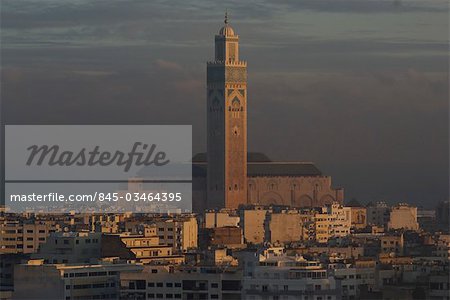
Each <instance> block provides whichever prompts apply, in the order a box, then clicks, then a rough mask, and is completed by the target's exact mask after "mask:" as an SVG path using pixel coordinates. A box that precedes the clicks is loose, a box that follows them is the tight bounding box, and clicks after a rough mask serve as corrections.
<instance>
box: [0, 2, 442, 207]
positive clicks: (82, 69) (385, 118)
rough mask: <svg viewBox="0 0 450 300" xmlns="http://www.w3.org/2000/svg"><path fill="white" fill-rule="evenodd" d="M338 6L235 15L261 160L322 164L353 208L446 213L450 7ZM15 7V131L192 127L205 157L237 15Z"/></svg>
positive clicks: (7, 105) (10, 70)
mask: <svg viewBox="0 0 450 300" xmlns="http://www.w3.org/2000/svg"><path fill="white" fill-rule="evenodd" d="M340 2H342V4H343V6H339V8H337V7H336V6H333V5H329V4H330V2H327V1H318V2H317V3H316V4H312V3H311V2H308V1H306V2H299V4H297V5H296V4H293V3H289V2H286V3H285V4H284V5H282V6H281V7H278V8H276V9H275V8H272V6H273V5H270V4H269V3H267V2H265V3H264V4H261V5H259V6H256V8H255V9H254V11H252V10H251V9H250V7H249V6H247V5H245V4H238V3H230V4H233V5H234V6H233V5H227V6H228V12H229V14H230V23H231V24H233V25H236V26H238V28H239V33H240V35H241V36H242V37H243V40H242V42H241V45H242V48H243V52H244V54H243V58H244V59H245V60H248V61H250V62H251V64H250V65H251V67H250V69H249V107H251V109H249V137H250V139H249V150H250V151H261V152H265V153H266V154H268V156H269V157H270V158H272V159H276V160H305V161H313V162H315V163H317V165H318V166H319V167H320V168H321V169H322V170H323V171H324V172H325V173H327V174H329V175H331V176H333V179H334V182H335V183H336V184H338V185H339V186H342V187H344V188H345V190H346V193H345V194H346V200H347V201H348V200H350V199H351V198H353V197H356V198H357V199H358V200H360V201H361V202H363V203H365V202H368V201H376V200H387V201H390V202H391V203H395V202H405V201H407V202H409V203H414V204H417V205H424V206H427V205H428V206H432V207H434V206H435V204H436V203H437V202H439V201H443V200H447V199H448V126H447V125H448V115H447V112H448V102H447V99H448V80H446V79H448V78H447V76H448V70H447V68H446V66H447V65H448V64H447V62H448V58H447V54H446V47H447V46H446V40H445V39H446V37H445V36H444V34H445V30H443V29H442V28H443V27H444V26H442V24H443V23H442V22H448V20H447V18H446V17H445V18H444V16H443V15H445V9H447V7H446V6H445V5H444V4H445V3H444V2H441V1H430V2H431V3H428V4H420V3H419V2H417V1H381V2H379V3H375V2H374V1H366V2H364V4H356V2H355V1H340ZM14 3H15V4H13V3H12V2H5V3H4V4H3V9H2V20H3V22H2V27H3V30H2V39H3V46H2V52H3V54H2V56H3V67H2V73H3V74H2V77H3V80H4V87H5V88H4V91H3V97H2V98H3V108H4V109H5V115H6V120H5V121H6V123H28V124H30V123H53V124H58V123H110V124H115V123H152V124H155V123H167V124H172V123H175V124H176V123H188V124H193V125H194V153H195V152H203V151H204V149H205V146H206V140H205V139H204V136H205V128H206V120H205V118H204V115H205V108H204V106H205V105H204V104H205V96H204V95H205V93H204V90H205V88H206V86H205V83H204V78H205V77H206V72H205V68H204V65H203V62H204V60H205V59H210V58H212V56H213V55H212V51H211V47H210V45H211V43H212V39H211V35H212V34H213V33H215V31H216V29H217V28H218V26H220V24H221V19H222V14H223V11H224V10H225V9H220V8H217V9H214V13H213V14H211V11H210V10H209V9H210V7H209V5H208V4H206V3H203V2H194V3H195V4H197V5H194V6H193V8H192V9H190V10H188V8H187V7H186V6H183V5H181V4H180V6H179V9H178V10H169V8H168V7H165V6H164V5H163V4H148V3H147V4H143V3H139V2H133V1H131V2H129V3H131V4H133V5H130V6H129V7H126V6H125V5H124V3H123V2H120V1H117V2H114V3H113V5H110V4H108V5H106V6H105V5H104V4H102V2H98V3H96V4H90V5H88V4H87V3H86V2H84V1H76V2H74V4H73V5H72V6H64V5H63V4H58V3H56V2H53V1H47V2H39V4H36V3H35V4H36V5H37V6H35V8H36V9H35V10H24V6H21V5H23V4H30V3H33V1H22V2H21V1H15V2H14ZM308 3H309V4H308ZM320 3H322V4H320ZM344 4H347V5H344ZM230 6H231V7H230ZM137 8H140V9H141V10H138V9H137ZM443 8H444V12H442V9H443ZM101 9H107V11H106V12H105V16H103V15H102V14H100V16H101V17H100V18H99V19H100V20H97V18H98V16H99V15H96V14H95V13H93V12H95V11H97V10H98V11H100V10H101ZM152 9H156V10H158V9H159V10H158V11H159V12H161V13H164V14H165V15H166V16H167V17H168V18H167V20H162V19H160V18H158V17H157V16H156V15H154V14H153V13H152ZM289 9H290V12H288V11H289ZM119 11H120V12H121V13H124V12H125V13H124V14H123V15H121V16H123V19H121V21H119V22H118V23H117V24H115V25H113V24H114V22H113V20H112V19H110V18H111V15H114V14H113V13H114V12H116V13H117V12H119ZM206 12H207V13H206ZM255 12H258V13H259V15H257V14H256V13H255ZM127 13H129V14H127ZM183 13H184V14H183ZM106 15H108V17H107V16H106ZM281 15H282V16H283V18H281ZM17 16H22V17H25V16H26V17H27V18H21V20H22V21H19V19H18V18H17ZM146 16H148V17H149V18H145V17H146ZM150 16H151V17H152V18H150ZM202 16H203V18H202ZM314 16H316V17H317V18H318V20H314ZM431 16H434V18H431ZM133 17H137V18H136V19H133ZM300 17H303V18H300ZM328 17H333V18H334V19H333V18H328ZM345 17H349V18H350V20H352V21H354V22H350V23H351V24H350V23H349V25H345V24H344V25H339V26H334V27H333V26H332V25H337V24H338V23H339V24H342V20H343V19H344V18H345ZM94 18H95V19H94ZM103 18H104V19H103ZM365 18H367V19H368V20H367V21H363V19H365ZM23 19H26V20H28V21H23ZM175 19H177V20H178V21H175ZM333 20H334V22H333ZM377 20H378V21H380V20H385V21H386V22H385V23H384V24H383V26H381V28H377V27H375V24H376V23H377ZM421 20H422V21H421ZM83 21H84V22H83ZM319 21H322V22H319ZM325 21H326V22H325ZM27 22H28V23H27ZM421 22H422V23H421ZM427 22H428V25H427V24H426V23H427ZM355 24H357V25H361V26H356V25H355ZM155 25H158V26H156V27H155ZM301 25H303V26H301ZM315 25H320V26H315ZM412 25H414V26H413V27H412V28H415V29H416V30H412V31H411V32H409V31H408V30H407V29H408V28H411V26H412ZM389 26H390V27H389ZM396 26H397V27H396ZM356 27H358V28H356ZM156 28H158V29H157V30H156ZM388 28H390V29H391V30H390V31H389V30H387V29H388ZM436 28H438V29H439V30H437V31H436V30H434V29H436ZM419 29H420V30H419ZM147 30H148V31H147ZM339 31H341V32H340V33H341V35H340V34H339ZM27 33H28V34H27ZM308 34H309V36H308ZM383 35H384V36H383ZM96 37H97V38H96ZM364 37H365V38H364ZM400 37H403V38H402V39H400ZM38 41H39V43H38ZM330 46H331V48H330ZM25 86H26V88H23V87H25ZM36 102H37V103H39V105H38V106H37V107H36V105H35V103H36ZM61 102H63V104H61ZM31 106H33V107H34V109H33V110H30V109H29V107H31ZM49 107H51V108H53V109H54V110H53V109H52V110H51V111H50V110H49V109H48V108H49ZM173 107H180V110H179V111H175V110H173V109H171V108H173ZM274 107H275V108H274ZM160 111H166V113H164V114H161V112H160ZM161 115H163V117H161ZM268 120H269V121H268ZM284 145H289V147H285V146H284Z"/></svg>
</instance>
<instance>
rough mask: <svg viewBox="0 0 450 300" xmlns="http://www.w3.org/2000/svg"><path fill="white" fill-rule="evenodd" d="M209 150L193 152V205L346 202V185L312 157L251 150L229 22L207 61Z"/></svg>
mask: <svg viewBox="0 0 450 300" xmlns="http://www.w3.org/2000/svg"><path fill="white" fill-rule="evenodd" d="M206 105H207V152H206V153H200V154H197V155H195V156H194V157H193V159H192V164H193V165H192V168H193V178H192V189H193V199H192V201H193V210H194V211H197V212H198V211H203V210H204V209H219V208H230V209H236V208H238V207H239V206H242V205H251V204H258V205H286V206H291V207H319V206H323V205H325V204H331V203H332V202H339V203H342V202H343V199H344V190H343V189H342V188H333V186H332V184H331V177H330V176H326V175H323V174H322V172H321V171H320V170H319V169H318V168H317V167H316V166H315V165H314V163H311V162H298V161H293V162H275V161H272V160H271V159H269V158H268V157H267V156H266V155H264V154H262V153H248V152H247V62H246V61H242V60H240V59H239V36H238V35H237V34H236V32H235V31H234V29H233V28H232V27H231V26H230V24H228V17H227V15H225V24H224V26H223V27H222V28H221V29H220V30H219V33H218V34H217V35H216V36H215V58H214V61H211V62H208V63H207V100H206Z"/></svg>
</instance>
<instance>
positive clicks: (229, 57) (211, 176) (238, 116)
mask: <svg viewBox="0 0 450 300" xmlns="http://www.w3.org/2000/svg"><path fill="white" fill-rule="evenodd" d="M207 149H208V154H207V159H208V172H207V174H208V178H207V202H208V207H209V208H223V207H225V208H237V207H238V206H239V205H240V204H245V203H247V62H245V61H240V60H239V37H238V36H237V35H236V34H235V32H234V30H233V28H231V26H230V25H229V24H228V17H227V14H225V25H224V26H223V27H222V28H221V29H220V31H219V34H218V35H216V36H215V60H214V61H212V62H208V64H207Z"/></svg>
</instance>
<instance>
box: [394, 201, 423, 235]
mask: <svg viewBox="0 0 450 300" xmlns="http://www.w3.org/2000/svg"><path fill="white" fill-rule="evenodd" d="M388 228H389V229H406V230H419V223H417V207H413V206H409V205H408V204H406V203H400V204H399V205H397V206H394V207H393V208H392V210H391V213H390V218H389V222H388Z"/></svg>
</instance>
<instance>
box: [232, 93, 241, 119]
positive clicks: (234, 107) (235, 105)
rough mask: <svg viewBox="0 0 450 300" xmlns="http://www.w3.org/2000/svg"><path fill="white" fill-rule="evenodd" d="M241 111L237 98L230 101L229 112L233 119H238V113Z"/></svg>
mask: <svg viewBox="0 0 450 300" xmlns="http://www.w3.org/2000/svg"><path fill="white" fill-rule="evenodd" d="M240 111H241V101H239V99H238V98H237V97H234V99H233V101H231V112H232V116H233V118H239V112H240Z"/></svg>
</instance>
